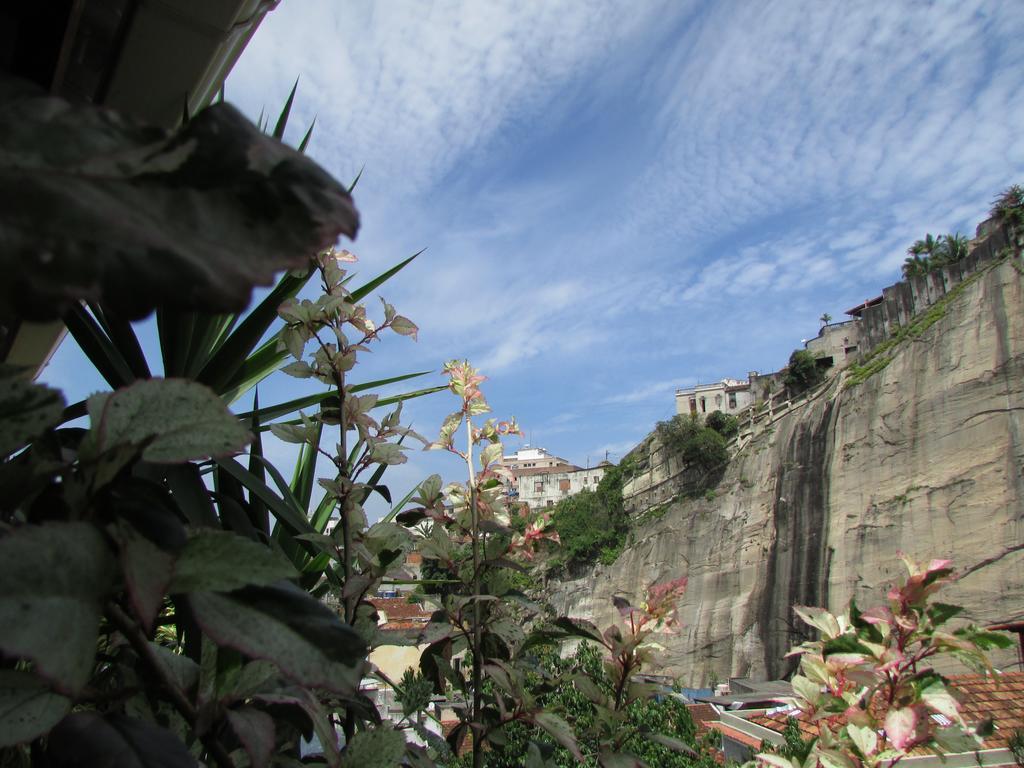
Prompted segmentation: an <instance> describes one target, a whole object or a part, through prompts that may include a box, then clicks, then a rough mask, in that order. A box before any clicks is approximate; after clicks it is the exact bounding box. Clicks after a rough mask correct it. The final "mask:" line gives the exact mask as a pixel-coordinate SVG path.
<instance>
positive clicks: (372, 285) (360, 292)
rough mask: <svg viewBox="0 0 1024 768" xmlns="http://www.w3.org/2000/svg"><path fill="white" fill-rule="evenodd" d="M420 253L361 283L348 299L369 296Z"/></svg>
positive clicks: (359, 298) (419, 252) (353, 301)
mask: <svg viewBox="0 0 1024 768" xmlns="http://www.w3.org/2000/svg"><path fill="white" fill-rule="evenodd" d="M361 173H362V172H361V171H360V174H361ZM421 253H423V251H417V252H416V253H414V254H413V255H412V256H410V257H409V258H408V259H405V260H404V261H400V262H399V263H398V264H396V265H395V266H393V267H392V268H391V269H389V270H387V271H386V272H382V273H381V274H379V275H378V276H377V277H375V278H373V280H371V281H370V282H368V283H367V284H366V285H362V286H360V287H359V288H356V289H355V290H354V291H352V293H351V294H350V295H349V298H348V300H349V301H351V302H352V303H353V304H354V303H356V302H358V301H361V300H362V299H365V298H366V297H367V296H369V295H370V294H371V293H373V292H374V291H375V290H377V289H378V288H379V287H380V286H382V285H383V284H384V283H386V282H387V281H388V280H390V279H391V278H392V277H394V276H395V275H397V274H398V273H399V272H401V271H402V270H403V269H404V268H405V267H406V266H407V265H408V264H410V263H411V262H412V261H413V259H415V258H416V257H417V256H419V255H420V254H421Z"/></svg>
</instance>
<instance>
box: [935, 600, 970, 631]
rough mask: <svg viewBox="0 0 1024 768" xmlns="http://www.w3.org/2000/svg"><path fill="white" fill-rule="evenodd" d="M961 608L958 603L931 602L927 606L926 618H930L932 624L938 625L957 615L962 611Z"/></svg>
mask: <svg viewBox="0 0 1024 768" xmlns="http://www.w3.org/2000/svg"><path fill="white" fill-rule="evenodd" d="M963 610H964V609H963V608H962V607H961V606H959V605H950V604H948V603H932V604H931V605H929V606H928V608H927V613H928V618H929V619H931V620H932V624H934V625H935V626H939V625H940V624H945V623H946V622H947V621H949V620H950V619H952V618H953V617H954V616H958V615H959V614H961V613H963Z"/></svg>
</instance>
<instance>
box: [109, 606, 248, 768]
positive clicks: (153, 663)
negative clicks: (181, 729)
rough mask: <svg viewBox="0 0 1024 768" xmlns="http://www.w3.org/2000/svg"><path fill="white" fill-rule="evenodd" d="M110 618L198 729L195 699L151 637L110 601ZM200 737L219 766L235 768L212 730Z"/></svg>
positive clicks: (175, 705) (178, 708) (184, 715)
mask: <svg viewBox="0 0 1024 768" xmlns="http://www.w3.org/2000/svg"><path fill="white" fill-rule="evenodd" d="M107 618H108V619H109V620H110V623H111V624H113V625H114V626H115V627H117V631H118V632H120V633H121V634H122V635H124V637H125V639H126V640H127V641H128V643H129V645H131V647H132V650H134V651H135V652H136V653H137V654H138V655H139V658H140V659H142V660H143V661H144V662H145V664H146V666H147V667H149V670H150V672H152V673H153V675H154V676H155V677H156V678H157V680H159V681H160V684H161V685H162V686H163V688H164V690H165V691H166V692H167V695H168V697H169V698H170V700H171V703H172V704H173V705H174V708H175V709H177V710H178V712H179V713H180V714H181V716H182V717H184V718H185V720H186V722H187V723H188V724H189V726H190V727H191V728H193V729H195V727H196V710H195V707H193V706H192V702H190V701H189V700H188V698H186V696H185V694H184V693H183V692H182V690H181V689H180V688H179V687H178V685H177V683H175V682H174V679H173V678H172V677H171V675H170V673H169V672H168V670H167V667H166V666H164V663H163V662H162V661H160V659H159V658H158V657H157V655H156V651H154V650H153V646H151V645H150V644H149V640H148V639H147V638H146V636H145V635H144V634H143V633H142V629H141V628H139V626H138V625H137V624H135V622H133V621H132V620H131V619H130V618H129V617H128V614H126V613H125V612H124V611H122V610H121V607H120V606H118V605H117V604H116V603H109V604H108V605H107ZM199 738H200V739H201V740H202V742H203V746H204V747H206V749H207V751H209V753H210V755H212V756H213V759H214V760H216V761H217V765H219V766H221V768H235V763H234V761H233V760H232V759H231V755H229V754H228V753H227V750H225V749H224V747H223V745H222V744H221V743H220V742H219V741H217V738H216V737H215V736H214V735H213V733H212V732H211V731H207V732H206V733H204V734H202V735H201V736H200V737H199Z"/></svg>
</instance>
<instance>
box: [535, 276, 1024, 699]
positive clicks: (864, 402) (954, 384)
mask: <svg viewBox="0 0 1024 768" xmlns="http://www.w3.org/2000/svg"><path fill="white" fill-rule="evenodd" d="M1022 273H1024V270H1022V268H1021V264H1020V259H1019V258H1009V259H1004V260H1002V261H998V260H996V261H993V262H992V263H991V264H988V265H986V266H985V267H984V268H980V269H979V271H978V272H977V274H976V275H975V276H974V278H973V279H971V280H969V281H966V282H964V283H963V284H962V285H961V286H960V289H959V290H957V291H955V292H953V293H950V294H949V295H947V296H946V297H945V300H943V301H942V302H940V303H939V304H936V305H935V306H934V307H933V308H932V309H931V310H930V311H931V313H932V317H931V318H930V321H931V325H929V326H928V327H927V329H926V330H923V331H922V332H921V333H920V334H919V335H917V336H916V338H914V337H907V338H906V339H905V340H904V341H902V342H901V343H900V344H899V345H897V346H896V347H895V348H894V349H893V350H890V351H889V355H891V356H892V359H891V361H890V362H889V364H888V365H887V366H885V367H884V368H882V369H881V370H878V371H877V372H874V373H872V374H871V375H869V376H867V378H864V379H863V381H860V383H856V384H853V381H854V380H855V378H854V377H853V376H852V375H851V374H850V373H849V372H844V373H843V374H841V375H838V376H836V377H834V378H833V379H832V380H831V381H830V382H829V383H828V384H827V385H826V386H825V387H824V388H823V389H822V390H820V391H819V392H817V393H816V394H815V395H814V396H813V397H811V398H809V399H808V400H807V401H806V402H805V403H803V404H802V405H801V406H800V407H794V408H792V409H790V411H788V412H786V413H785V414H784V415H781V416H778V417H776V419H775V420H774V422H773V423H772V424H771V426H769V427H767V428H765V429H762V430H761V431H760V433H759V434H756V435H755V436H754V437H753V438H752V439H751V440H750V441H749V442H748V443H747V444H745V445H743V447H742V448H741V449H739V450H738V451H737V453H736V455H735V456H734V457H733V459H732V461H731V462H730V465H729V467H728V469H727V471H726V473H725V476H724V478H723V479H722V481H721V483H720V484H719V485H718V487H717V488H716V489H715V492H714V497H713V498H711V496H712V494H708V496H707V497H706V498H700V499H681V500H679V499H677V500H674V501H670V502H669V503H667V504H666V505H662V506H661V507H655V508H653V509H651V506H652V504H653V502H654V501H656V497H651V495H650V494H648V495H647V496H643V494H640V495H639V496H638V498H641V497H642V498H643V503H641V504H640V505H639V506H640V507H641V509H640V510H638V512H642V511H643V509H644V508H647V509H648V511H647V514H645V515H643V514H642V515H641V516H640V518H641V520H642V519H643V518H647V522H641V523H639V524H638V526H637V528H636V530H635V531H634V533H633V534H632V536H633V541H632V543H631V544H630V546H629V547H628V548H627V549H626V551H625V552H623V554H622V555H621V556H620V557H619V559H618V560H617V562H616V563H615V564H614V565H611V566H607V567H605V566H595V567H594V568H593V569H588V570H587V571H586V572H583V573H575V574H572V575H571V576H567V577H565V578H563V579H561V580H558V581H552V582H551V583H549V589H550V592H551V599H552V602H553V603H554V605H555V607H556V608H557V609H559V610H560V611H564V612H566V613H567V614H569V615H572V616H578V617H585V618H589V619H591V620H594V621H596V622H597V623H598V624H599V625H605V624H607V623H610V622H611V621H613V619H614V611H613V609H612V606H611V602H610V598H611V596H612V595H614V594H621V595H625V596H626V597H628V598H630V599H639V598H640V597H641V596H642V594H643V589H644V587H645V585H647V584H650V583H652V582H655V581H660V580H663V579H667V578H670V577H676V576H679V575H686V576H688V577H689V587H688V590H687V593H686V596H685V597H684V599H683V601H682V602H681V604H680V618H681V619H682V624H683V627H682V629H681V630H680V631H679V633H678V634H676V635H670V636H666V638H664V640H663V641H662V642H663V644H664V645H665V646H666V650H665V652H664V654H663V659H662V660H663V671H664V672H665V673H666V674H672V675H675V676H677V677H680V678H682V680H683V681H684V682H685V683H687V684H691V685H699V684H707V683H708V682H710V681H711V680H713V679H717V680H722V679H724V678H726V677H729V676H754V677H768V678H773V677H778V676H783V675H785V674H786V673H788V672H789V671H790V669H791V665H792V661H791V660H787V659H785V658H784V655H785V653H786V652H787V651H788V650H789V648H790V647H791V646H792V645H794V644H796V643H798V642H800V641H801V640H802V636H801V632H802V631H803V628H802V627H801V626H799V621H795V620H794V616H793V614H792V612H791V608H790V607H791V606H792V605H794V604H809V605H827V606H828V607H830V608H831V609H833V610H841V609H842V608H843V607H844V606H845V605H846V603H847V602H848V600H849V599H850V597H851V596H852V597H855V598H856V599H857V602H858V604H860V605H861V606H862V607H866V606H869V605H874V604H877V603H878V602H880V601H881V600H882V598H883V589H884V587H885V585H886V584H888V583H891V582H892V581H893V580H895V579H897V578H899V577H901V576H902V573H903V566H902V564H901V563H900V561H899V559H898V556H897V552H899V551H903V552H906V553H907V554H908V555H910V556H912V557H915V558H918V559H926V558H930V557H939V556H943V557H952V558H953V559H954V561H955V564H956V565H957V567H958V568H960V569H964V568H969V567H971V566H975V565H977V564H979V563H982V562H983V561H986V560H988V559H990V558H994V557H997V556H999V555H1000V554H1003V553H1005V552H1007V550H1009V549H1011V548H1013V547H1019V546H1020V545H1021V543H1024V475H1022V468H1024V287H1022ZM851 384H853V385H851ZM637 452H638V453H639V454H640V459H641V460H642V461H645V462H646V463H648V464H650V465H658V464H660V465H661V466H663V467H665V468H666V469H665V470H664V474H665V475H666V478H663V479H671V477H672V476H674V473H675V474H678V470H679V468H678V467H676V466H674V464H673V462H670V461H668V460H667V459H666V457H664V456H663V455H662V454H663V453H664V452H663V451H662V449H661V448H660V446H659V445H658V443H657V441H656V440H654V439H653V438H648V439H647V440H646V441H645V442H644V444H642V445H641V446H640V448H638V449H637ZM666 487H669V488H671V484H670V483H669V485H668V486H666ZM627 490H628V489H627ZM663 493H665V491H664V489H663ZM634 501H635V499H634ZM944 600H945V601H947V602H954V603H958V604H960V605H964V606H965V607H966V608H967V612H968V616H969V618H970V620H972V621H975V622H978V623H994V622H1003V621H1010V620H1024V551H1021V550H1020V549H1018V550H1016V551H1013V552H1010V553H1008V554H1005V556H1003V557H999V558H998V559H996V560H995V561H994V562H992V563H991V564H990V565H987V566H985V567H982V568H979V569H977V570H975V571H974V572H972V573H969V574H968V575H966V576H965V577H964V578H963V579H962V580H961V581H959V582H957V583H956V584H955V585H953V586H952V587H950V588H948V589H947V590H946V591H945V593H944ZM1015 659H1016V652H1015V651H1014V652H1004V655H1002V656H1001V657H998V658H997V659H996V660H997V662H999V663H1002V664H1012V663H1013V662H1014V661H1015Z"/></svg>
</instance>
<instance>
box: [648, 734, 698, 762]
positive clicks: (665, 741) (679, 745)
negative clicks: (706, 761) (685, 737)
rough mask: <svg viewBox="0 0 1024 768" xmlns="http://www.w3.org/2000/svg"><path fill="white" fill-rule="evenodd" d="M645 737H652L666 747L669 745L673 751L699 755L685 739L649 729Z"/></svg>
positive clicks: (692, 755)
mask: <svg viewBox="0 0 1024 768" xmlns="http://www.w3.org/2000/svg"><path fill="white" fill-rule="evenodd" d="M643 737H644V738H645V739H650V740H651V741H654V742H657V743H658V744H661V745H662V746H664V747H668V748H669V749H671V750H672V751H673V752H681V753H683V754H684V755H690V756H691V757H698V755H697V752H696V751H695V750H694V748H693V747H691V746H690V745H689V744H687V743H686V742H685V741H680V740H679V739H675V738H673V737H671V736H667V735H665V734H664V733H658V732H656V731H654V732H650V731H649V732H647V733H644V734H643Z"/></svg>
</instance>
